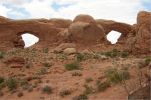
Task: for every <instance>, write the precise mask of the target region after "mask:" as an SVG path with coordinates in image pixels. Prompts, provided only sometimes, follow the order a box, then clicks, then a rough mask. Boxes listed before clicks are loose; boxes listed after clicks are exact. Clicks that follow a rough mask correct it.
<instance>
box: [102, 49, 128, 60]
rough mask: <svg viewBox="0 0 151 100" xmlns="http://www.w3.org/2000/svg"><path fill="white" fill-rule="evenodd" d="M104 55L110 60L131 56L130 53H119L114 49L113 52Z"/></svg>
mask: <svg viewBox="0 0 151 100" xmlns="http://www.w3.org/2000/svg"><path fill="white" fill-rule="evenodd" d="M102 54H103V55H105V56H106V57H110V58H115V57H122V58H126V57H128V56H129V53H128V52H125V51H118V50H117V49H113V50H112V51H108V52H103V53H102Z"/></svg>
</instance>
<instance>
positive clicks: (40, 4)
mask: <svg viewBox="0 0 151 100" xmlns="http://www.w3.org/2000/svg"><path fill="white" fill-rule="evenodd" d="M51 4H52V0H33V1H32V2H30V3H27V4H24V5H23V7H24V8H25V10H26V11H27V12H29V13H30V15H31V18H50V16H51V14H53V13H54V10H53V8H51Z"/></svg>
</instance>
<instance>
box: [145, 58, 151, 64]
mask: <svg viewBox="0 0 151 100" xmlns="http://www.w3.org/2000/svg"><path fill="white" fill-rule="evenodd" d="M150 62H151V57H147V58H145V63H146V65H149V63H150Z"/></svg>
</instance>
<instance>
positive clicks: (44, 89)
mask: <svg viewBox="0 0 151 100" xmlns="http://www.w3.org/2000/svg"><path fill="white" fill-rule="evenodd" d="M42 92H43V93H47V94H51V93H52V87H50V86H47V85H46V86H44V87H43V89H42Z"/></svg>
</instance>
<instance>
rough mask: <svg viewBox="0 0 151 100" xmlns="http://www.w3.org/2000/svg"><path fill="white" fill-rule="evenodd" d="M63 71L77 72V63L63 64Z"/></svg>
mask: <svg viewBox="0 0 151 100" xmlns="http://www.w3.org/2000/svg"><path fill="white" fill-rule="evenodd" d="M65 69H66V70H78V69H80V65H79V63H78V62H75V61H74V62H71V63H69V64H65Z"/></svg>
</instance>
